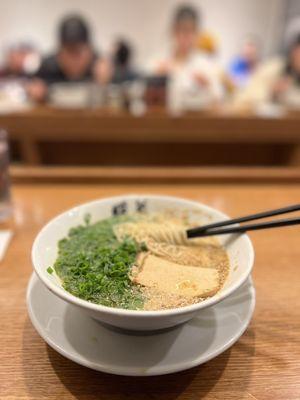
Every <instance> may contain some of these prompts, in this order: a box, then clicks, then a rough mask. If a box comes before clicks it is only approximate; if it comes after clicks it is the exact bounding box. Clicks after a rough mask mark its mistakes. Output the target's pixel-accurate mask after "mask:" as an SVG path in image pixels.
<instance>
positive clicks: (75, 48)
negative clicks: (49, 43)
mask: <svg viewBox="0 0 300 400" xmlns="http://www.w3.org/2000/svg"><path fill="white" fill-rule="evenodd" d="M59 42H60V48H59V63H60V66H61V68H62V69H63V71H64V72H65V74H66V75H67V76H68V77H69V78H70V79H77V78H80V77H81V76H82V75H84V74H85V72H86V70H87V68H88V67H89V65H90V63H91V61H92V57H93V51H92V46H91V43H90V32H89V27H88V25H87V23H86V22H85V21H84V19H83V18H82V17H80V16H77V15H74V16H69V17H66V18H65V19H64V20H63V21H62V22H61V24H60V27H59Z"/></svg>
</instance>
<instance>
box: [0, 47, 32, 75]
mask: <svg viewBox="0 0 300 400" xmlns="http://www.w3.org/2000/svg"><path fill="white" fill-rule="evenodd" d="M39 65H40V54H39V51H38V50H37V48H36V47H35V46H34V45H33V44H32V43H30V42H17V43H15V44H12V45H11V46H9V47H8V48H7V49H6V50H5V52H4V62H3V65H2V67H1V68H0V78H9V79H15V78H24V77H28V76H31V75H32V74H33V73H35V72H36V71H37V69H38V68H39Z"/></svg>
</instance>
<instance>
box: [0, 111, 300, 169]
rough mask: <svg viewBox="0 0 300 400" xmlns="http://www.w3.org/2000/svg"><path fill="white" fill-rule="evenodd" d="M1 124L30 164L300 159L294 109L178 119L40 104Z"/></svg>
mask: <svg viewBox="0 0 300 400" xmlns="http://www.w3.org/2000/svg"><path fill="white" fill-rule="evenodd" d="M0 127H3V128H6V129H7V130H8V132H9V134H10V137H11V139H12V140H13V141H15V142H16V143H18V144H19V146H20V152H21V158H22V160H23V161H24V162H26V163H28V164H39V163H41V162H44V163H63V164H71V163H73V164H78V163H89V162H90V163H94V164H106V165H108V164H110V165H122V163H126V164H130V163H131V165H133V164H142V163H143V161H144V163H148V164H160V165H166V164H169V165H170V164H174V163H177V164H180V163H182V164H187V163H191V164H193V163H194V164H195V163H202V165H203V164H205V163H209V164H212V163H215V164H216V163H217V164H227V165H228V164H230V163H231V164H240V163H246V164H247V163H248V164H252V165H253V164H255V163H256V164H273V165H274V164H299V163H300V151H299V145H300V129H299V128H300V118H299V115H297V114H296V115H290V116H286V117H283V118H279V119H271V118H257V117H255V116H248V117H243V116H224V115H217V114H213V113H210V114H209V113H194V114H190V115H186V116H181V117H178V118H176V117H170V116H168V115H167V114H166V113H165V112H163V111H157V112H149V113H148V114H146V115H145V116H143V117H140V118H135V117H133V116H131V115H129V114H128V113H125V112H120V113H117V114H112V113H108V112H105V111H101V110H92V109H91V110H76V111H74V110H55V109H51V108H46V107H41V108H37V109H33V110H30V111H27V112H23V113H16V114H11V115H0ZM95 144H97V145H98V146H96V148H95ZM54 145H55V146H54ZM93 146H94V147H93ZM84 153H88V154H87V155H86V156H85V154H84ZM125 153H126V154H128V157H127V158H126V157H125ZM224 153H225V154H224ZM239 153H241V154H240V157H239ZM209 156H210V157H209Z"/></svg>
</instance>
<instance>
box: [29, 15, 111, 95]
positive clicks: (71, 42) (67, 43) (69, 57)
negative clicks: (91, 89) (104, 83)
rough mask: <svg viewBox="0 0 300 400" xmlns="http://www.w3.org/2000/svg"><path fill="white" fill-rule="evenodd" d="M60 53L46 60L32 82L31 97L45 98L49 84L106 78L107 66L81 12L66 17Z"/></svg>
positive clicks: (58, 51)
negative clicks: (99, 56)
mask: <svg viewBox="0 0 300 400" xmlns="http://www.w3.org/2000/svg"><path fill="white" fill-rule="evenodd" d="M58 36H59V48H58V50H57V52H56V53H55V54H53V55H50V56H48V57H46V58H44V59H43V61H42V63H41V66H40V68H39V70H38V71H37V73H36V74H35V76H34V79H33V80H32V82H31V83H30V84H29V85H28V88H27V90H28V94H29V96H30V97H31V98H32V99H34V100H36V101H43V100H44V99H45V98H46V96H47V93H48V86H49V85H51V84H54V83H63V82H86V81H91V80H93V79H97V80H98V81H100V80H101V78H102V77H104V78H103V79H105V73H106V71H105V68H103V67H102V66H101V65H100V63H101V60H100V59H99V58H98V55H97V53H96V52H95V50H94V48H93V45H92V42H91V37H90V29H89V26H88V24H87V22H86V21H85V20H84V19H83V18H82V17H81V16H79V15H71V16H67V17H65V18H64V19H63V20H62V22H61V24H60V26H59V31H58Z"/></svg>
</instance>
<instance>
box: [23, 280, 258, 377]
mask: <svg viewBox="0 0 300 400" xmlns="http://www.w3.org/2000/svg"><path fill="white" fill-rule="evenodd" d="M27 307H28V312H29V316H30V319H31V322H32V324H33V326H34V327H35V329H36V330H37V332H38V333H39V334H40V336H41V337H42V338H43V339H44V340H45V341H46V342H47V343H48V344H49V346H51V347H52V348H53V349H54V350H56V351H57V352H59V353H60V354H62V355H63V356H65V357H67V358H69V359H70V360H72V361H74V362H76V363H78V364H81V365H84V366H86V367H89V368H92V369H95V370H98V371H102V372H107V373H111V374H117V375H129V376H150V375H164V374H169V373H173V372H178V371H182V370H185V369H188V368H192V367H195V366H197V365H200V364H203V363H205V362H207V361H209V360H211V359H212V358H214V357H216V356H218V355H219V354H221V353H223V352H224V351H225V350H227V349H228V348H229V347H230V346H232V345H233V344H234V343H235V342H236V341H237V340H238V339H239V338H240V336H241V335H242V334H243V333H244V331H245V330H246V328H247V326H248V325H249V322H250V320H251V317H252V314H253V311H254V307H255V289H254V287H253V284H252V280H251V279H248V281H247V282H246V283H245V284H244V285H243V286H242V287H241V288H240V289H239V290H237V291H236V292H234V293H233V294H232V295H231V296H230V297H228V298H227V299H226V300H223V301H222V302H221V303H218V304H217V305H215V306H213V307H210V308H208V309H205V310H201V312H199V316H198V317H196V318H194V319H192V320H191V321H189V322H187V323H186V324H184V325H181V326H178V327H175V328H172V329H171V330H168V331H164V332H160V333H154V334H151V335H149V334H147V335H144V336H143V335H140V334H139V335H134V334H128V333H124V332H120V331H115V330H113V329H110V328H108V327H104V326H102V325H101V324H100V323H99V322H96V321H95V320H93V319H92V318H90V317H89V316H87V315H86V314H85V313H83V312H82V311H80V310H79V309H77V308H75V307H74V306H72V305H70V304H68V303H66V302H65V301H63V300H61V299H60V298H58V297H57V296H55V295H54V294H52V293H51V292H50V291H49V290H48V289H47V288H46V287H45V286H44V285H43V284H42V283H41V282H40V281H39V280H38V278H37V277H36V276H35V275H34V274H33V275H32V277H31V279H30V282H29V285H28V289H27Z"/></svg>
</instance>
